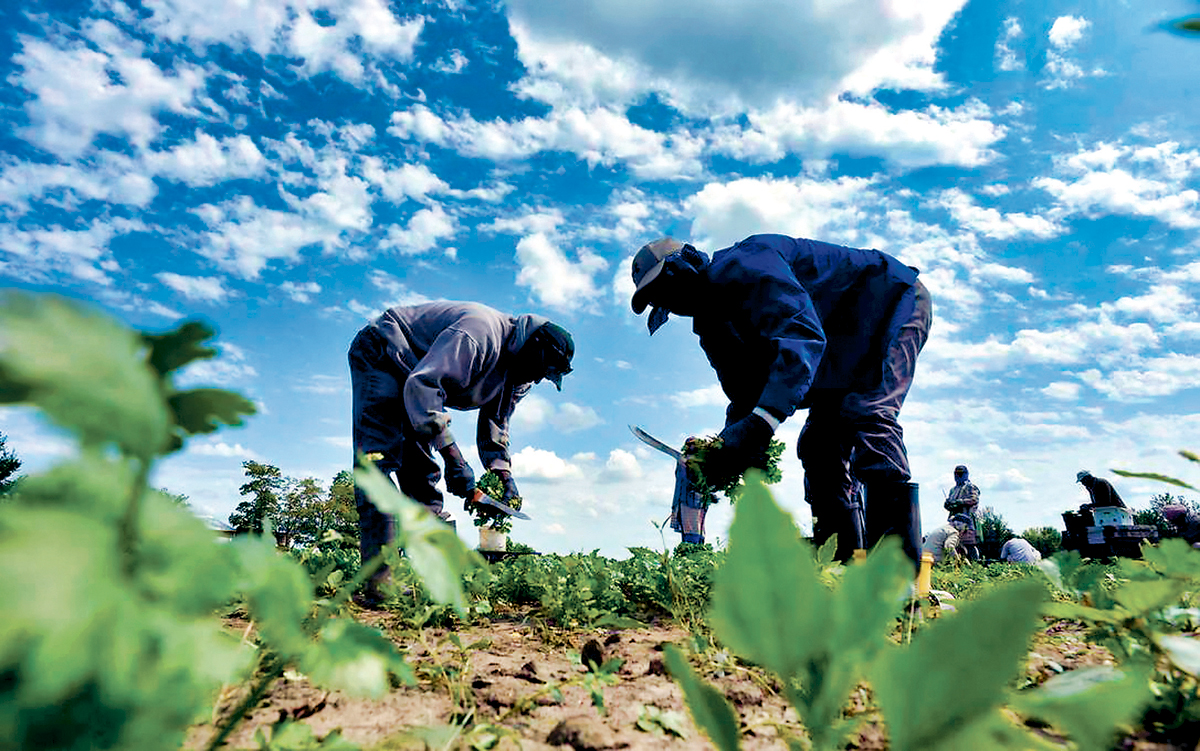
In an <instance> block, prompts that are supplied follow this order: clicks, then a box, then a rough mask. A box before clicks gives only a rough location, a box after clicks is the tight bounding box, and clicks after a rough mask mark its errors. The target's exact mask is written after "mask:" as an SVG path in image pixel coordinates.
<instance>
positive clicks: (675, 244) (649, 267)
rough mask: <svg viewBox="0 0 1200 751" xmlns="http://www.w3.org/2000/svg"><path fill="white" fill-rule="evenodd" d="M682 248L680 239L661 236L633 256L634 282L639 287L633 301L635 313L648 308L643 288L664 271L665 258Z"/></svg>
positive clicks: (634, 293)
mask: <svg viewBox="0 0 1200 751" xmlns="http://www.w3.org/2000/svg"><path fill="white" fill-rule="evenodd" d="M682 249H683V243H681V242H680V241H678V240H676V239H674V238H671V237H660V238H659V239H657V240H655V241H653V242H649V243H646V244H645V245H643V246H642V248H641V250H639V251H638V252H637V255H635V256H634V257H633V283H634V285H635V286H636V287H637V289H635V290H634V292H633V299H632V301H631V303H632V305H633V312H634V313H637V314H638V315H641V314H642V311H643V310H645V309H646V296H645V295H644V294H642V293H643V290H645V289H646V285H648V284H650V282H652V281H654V280H655V279H657V278H658V275H659V274H660V273H662V269H663V259H664V258H666V257H667V256H669V255H671V254H672V253H677V252H679V251H680V250H682Z"/></svg>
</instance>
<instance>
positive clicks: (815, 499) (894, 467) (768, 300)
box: [632, 235, 932, 561]
mask: <svg viewBox="0 0 1200 751" xmlns="http://www.w3.org/2000/svg"><path fill="white" fill-rule="evenodd" d="M633 283H634V285H635V287H636V290H635V292H634V294H633V299H632V304H633V311H634V312H635V313H638V314H641V313H642V311H644V310H645V309H646V307H647V306H649V307H651V308H652V310H651V313H650V317H649V321H648V325H649V328H650V333H651V334H653V333H654V332H655V331H657V330H658V328H659V327H660V326H662V325H663V324H664V323H665V322H666V321H667V318H668V317H669V314H671V313H674V314H676V315H680V316H688V317H691V318H692V330H693V331H694V332H695V333H696V335H697V336H698V337H699V338H700V346H701V347H702V348H703V349H704V352H705V354H706V355H707V356H708V360H709V362H710V363H711V364H712V366H713V368H714V369H715V370H716V373H717V379H718V380H719V381H720V383H721V388H722V389H723V390H724V392H725V395H726V397H728V398H729V407H728V408H727V409H726V412H725V427H724V429H723V430H722V431H721V434H720V437H721V438H722V439H723V447H722V448H721V449H720V450H719V451H716V452H714V453H713V454H710V456H712V460H711V461H710V462H709V464H708V469H707V474H709V475H710V478H711V479H714V480H716V481H717V482H718V483H719V482H720V481H721V479H722V478H731V477H733V476H735V475H737V474H738V473H740V472H743V471H744V470H746V469H747V468H748V467H751V466H759V467H761V466H763V465H764V463H765V460H766V449H767V446H768V444H769V443H770V440H771V436H772V435H773V434H774V432H775V430H776V428H778V427H779V424H780V423H781V422H783V421H784V420H786V419H788V418H789V417H791V416H792V414H793V413H794V412H795V411H796V410H797V409H799V408H805V407H806V408H808V410H809V412H808V419H807V421H806V422H805V424H804V429H803V431H802V432H801V434H800V440H799V443H798V444H797V447H796V452H797V455H798V456H799V458H800V461H801V462H802V463H803V465H804V489H805V500H806V501H807V502H808V503H809V505H810V506H811V507H812V512H813V516H814V517H815V520H814V536H815V540H814V542H815V543H816V544H818V545H820V544H821V543H822V542H824V541H825V540H827V539H829V537H830V536H832V535H834V534H837V536H838V552H837V555H838V557H839V558H840V559H842V560H848V559H849V558H850V557H851V556H852V555H853V550H854V548H856V547H860V546H865V545H871V544H874V543H875V542H876V541H878V540H879V539H880V538H881V537H882V536H883V535H885V534H893V533H894V534H900V535H901V537H902V539H903V542H904V546H905V551H906V552H907V553H908V554H909V556H910V557H912V558H913V560H914V561H916V560H917V558H918V556H919V551H920V546H921V534H920V517H919V513H918V511H919V510H918V508H917V504H916V485H915V484H913V483H910V482H909V480H910V478H911V473H910V471H909V466H908V456H907V453H906V451H905V448H904V441H903V434H902V431H901V428H900V424H899V422H898V418H899V415H900V406H901V405H902V404H903V402H904V397H905V395H907V393H908V389H909V386H910V385H911V383H912V377H913V371H914V369H915V367H916V362H917V354H918V353H919V352H920V351H921V348H922V347H923V346H924V344H925V340H926V338H927V337H928V335H929V325H930V320H931V317H932V305H931V302H930V298H929V293H928V291H927V290H926V289H925V286H924V285H923V284H921V282H920V281H918V280H917V271H916V270H915V269H913V268H911V267H909V266H905V265H904V264H903V263H901V262H900V261H898V260H896V259H895V258H893V257H892V256H889V255H887V254H886V253H881V252H879V251H877V250H859V249H856V248H847V247H843V246H841V245H831V244H829V243H823V242H817V241H815V240H804V239H799V238H792V237H786V236H784V235H754V236H752V237H748V238H746V239H745V240H742V241H741V242H739V243H737V244H736V245H734V246H732V247H729V248H725V249H723V250H718V251H716V252H715V253H714V254H713V256H712V259H711V260H710V259H709V258H708V256H707V255H706V254H704V253H702V252H700V251H699V250H697V249H696V248H694V247H693V246H691V245H689V244H686V243H683V242H680V241H678V240H674V239H671V238H669V237H667V238H662V239H659V240H655V241H654V242H651V243H649V244H647V245H645V246H644V247H642V248H641V249H640V250H639V251H638V252H637V254H636V255H635V256H634V258H633ZM855 479H857V480H860V481H861V482H862V483H863V484H864V485H865V486H866V503H867V508H866V525H865V527H866V529H865V538H866V539H859V535H858V533H859V532H860V531H862V528H861V526H860V523H859V520H860V519H861V515H860V514H859V513H858V509H856V508H855V502H854V498H853V496H852V493H851V491H852V487H853V482H854V480H855Z"/></svg>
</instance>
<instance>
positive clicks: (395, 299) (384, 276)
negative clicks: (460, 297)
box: [366, 269, 429, 318]
mask: <svg viewBox="0 0 1200 751" xmlns="http://www.w3.org/2000/svg"><path fill="white" fill-rule="evenodd" d="M367 278H368V281H370V283H371V286H372V287H375V288H376V289H378V290H380V291H382V292H383V293H384V295H385V296H386V298H387V299H386V301H385V302H384V304H383V305H382V306H381V310H374V311H373V309H367V314H366V317H368V318H374V317H375V316H377V315H379V314H380V313H381V312H383V311H382V308H391V307H395V306H397V305H419V304H420V303H423V302H429V298H428V297H426V296H425V295H423V294H421V293H420V292H414V291H413V290H412V289H410V288H409V286H408V285H407V284H405V283H404V282H402V281H400V280H399V279H397V278H396V277H394V276H392V275H391V274H389V273H387V272H386V271H382V270H380V269H372V270H371V272H370V273H369V274H368V277H367Z"/></svg>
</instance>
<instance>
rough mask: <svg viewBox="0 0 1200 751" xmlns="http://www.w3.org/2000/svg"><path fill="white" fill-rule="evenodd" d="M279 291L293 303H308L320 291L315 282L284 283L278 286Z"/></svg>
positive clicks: (318, 285) (319, 286)
mask: <svg viewBox="0 0 1200 751" xmlns="http://www.w3.org/2000/svg"><path fill="white" fill-rule="evenodd" d="M279 289H280V291H282V292H283V293H284V294H285V295H287V296H288V297H289V298H291V300H292V301H293V302H298V303H306V304H307V303H310V302H312V296H313V295H315V294H317V293H318V292H320V291H321V285H320V284H317V283H316V282H303V283H299V284H297V283H296V282H284V283H283V284H280V285H279Z"/></svg>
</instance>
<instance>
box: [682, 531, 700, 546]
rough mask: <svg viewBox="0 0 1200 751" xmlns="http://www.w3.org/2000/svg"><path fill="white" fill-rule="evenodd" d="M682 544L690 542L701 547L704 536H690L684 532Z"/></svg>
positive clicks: (689, 533)
mask: <svg viewBox="0 0 1200 751" xmlns="http://www.w3.org/2000/svg"><path fill="white" fill-rule="evenodd" d="M683 542H690V543H694V544H696V545H703V544H704V535H696V534H692V533H691V532H684V533H683Z"/></svg>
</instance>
